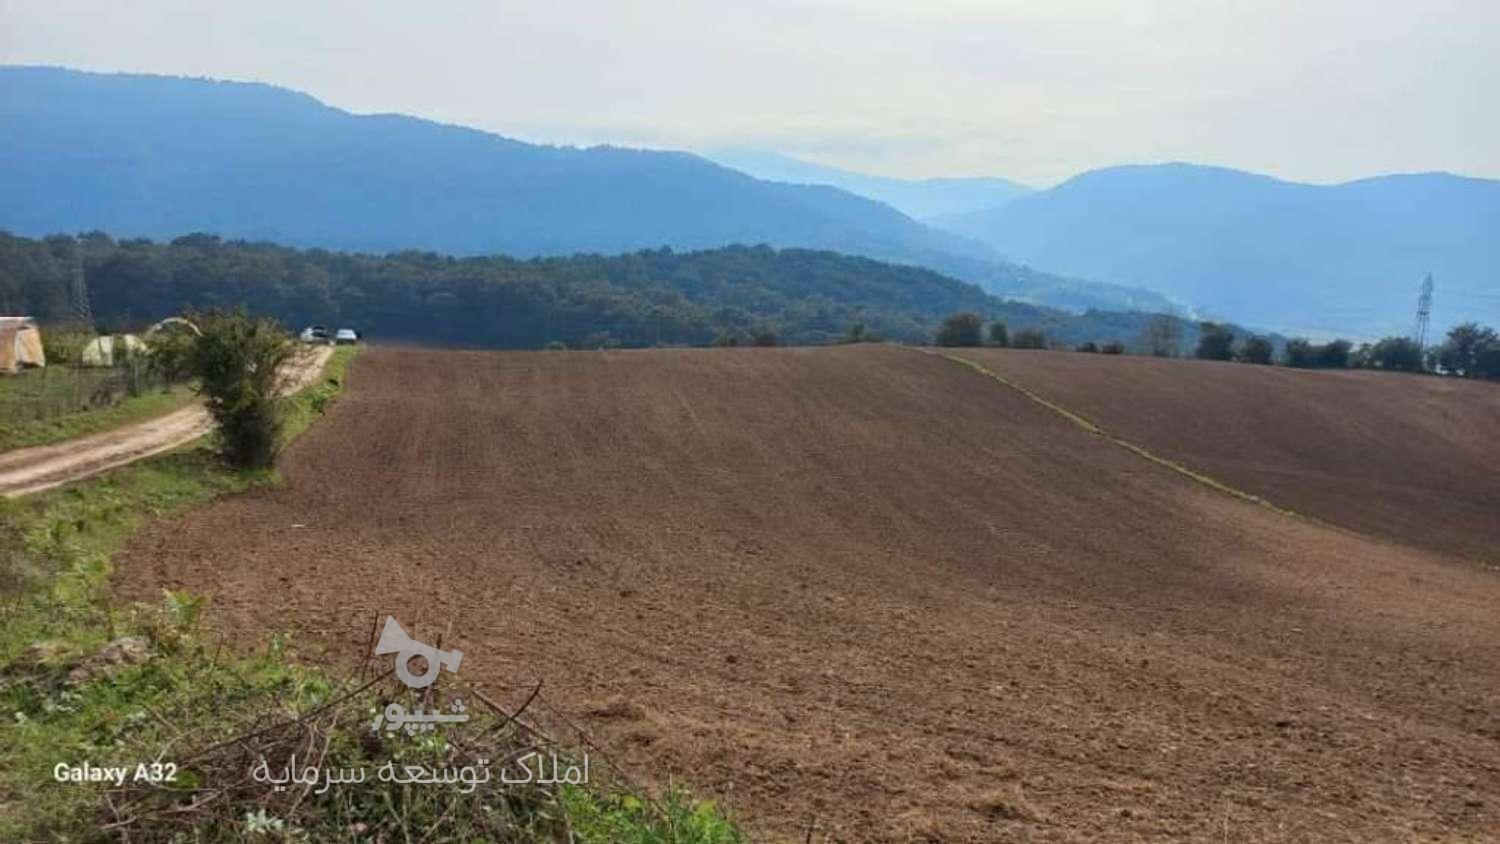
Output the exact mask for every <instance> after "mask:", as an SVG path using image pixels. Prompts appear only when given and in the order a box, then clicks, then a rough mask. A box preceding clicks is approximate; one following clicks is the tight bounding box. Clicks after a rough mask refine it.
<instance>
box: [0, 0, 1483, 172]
mask: <svg viewBox="0 0 1500 844" xmlns="http://www.w3.org/2000/svg"><path fill="white" fill-rule="evenodd" d="M0 63H7V64H56V65H66V66H70V67H78V68H83V69H88V70H122V71H140V72H152V73H166V74H181V75H190V76H212V77H219V78H227V79H239V80H255V81H262V82H269V83H272V84H276V85H282V86H286V87H289V88H295V89H298V90H301V91H305V92H307V93H310V94H312V95H314V96H316V97H318V98H319V99H321V100H323V101H324V102H326V103H329V104H331V105H335V106H338V107H340V108H344V109H348V110H350V111H355V112H382V111H392V112H402V113H407V114H414V115H418V116H422V117H428V118H432V119H435V120H441V121H445V122H452V123H461V124H465V125H470V126H475V127H478V128H482V129H488V130H491V131H495V132H499V133H502V134H505V135H509V136H512V137H517V138H521V139H523V140H531V141H543V142H551V143H571V144H594V143H605V142H609V143H616V144H623V145H630V146H650V147H672V148H688V149H706V148H711V147H717V146H724V145H739V146H753V147H759V148H764V149H768V150H773V151H778V152H783V153H787V154H790V155H795V156H798V157H801V158H806V159H809V160H813V161H817V162H820V163H824V164H833V165H838V166H844V167H848V168H852V169H858V170H864V171H867V172H873V173H879V174H884V175H893V176H958V175H996V176H1006V177H1009V178H1014V179H1018V180H1021V181H1025V182H1030V183H1032V184H1036V185H1047V184H1051V183H1055V182H1057V181H1060V180H1062V179H1064V178H1066V177H1068V176H1070V175H1073V174H1075V173H1077V172H1080V171H1082V170H1087V169H1091V168H1094V167H1100V166H1106V165H1110V164H1119V163H1131V162H1135V163H1139V162H1153V161H1167V160H1183V161H1195V162H1204V163H1211V164H1222V165H1227V166H1232V167H1240V168H1244V169H1249V170H1256V171H1260V172H1265V173H1270V174H1273V175H1277V176H1281V177H1284V178H1291V179H1298V180H1305V181H1315V182H1333V181H1341V180H1345V179H1350V178H1357V177H1360V176H1366V175H1373V174H1377V173H1386V172H1393V171H1422V170H1452V171H1455V172H1459V173H1465V174H1469V175H1476V176H1489V177H1500V105H1497V102H1500V100H1497V96H1500V95H1497V93H1496V92H1497V91H1500V0H1422V1H1421V2H1416V3H1413V2H1410V0H1400V2H1397V0H1245V1H1244V2H1239V0H1173V1H1172V2H1145V0H1140V1H1139V2H1132V1H1131V0H1118V1H1117V2H1106V0H994V1H993V2H979V0H899V1H898V0H797V1H796V2H794V0H749V1H748V2H746V0H733V2H727V1H726V2H698V3H691V2H686V0H683V2H675V3H674V2H654V0H590V2H566V1H565V0H550V1H548V2H529V0H528V1H527V2H511V1H510V0H488V2H485V0H425V1H424V2H421V3H415V2H410V0H405V1H402V0H363V2H349V3H315V2H308V0H298V2H289V1H288V0H255V2H205V0H132V1H131V2H76V1H75V0H0Z"/></svg>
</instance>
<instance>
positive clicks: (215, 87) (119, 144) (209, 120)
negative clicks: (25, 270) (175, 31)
mask: <svg viewBox="0 0 1500 844" xmlns="http://www.w3.org/2000/svg"><path fill="white" fill-rule="evenodd" d="M0 131H3V136H4V138H5V141H4V144H3V145H0V227H3V228H6V229H9V230H11V231H14V232H16V233H19V234H27V235H45V234H50V233H55V232H77V231H83V230H90V229H98V230H102V231H106V232H109V233H111V234H113V235H116V236H123V237H150V238H157V239H161V238H169V237H174V236H178V235H182V234H185V233H189V232H198V231H202V232H211V233H214V234H218V235H222V236H225V237H232V238H244V239H252V240H267V241H274V242H278V243H283V244H287V245H291V246H301V247H325V248H334V249H345V250H356V251H369V252H385V251H395V250H401V249H418V250H432V251H437V252H444V253H450V254H456V255H474V254H491V253H499V254H507V255H512V256H517V257H532V256H538V255H558V254H573V253H579V252H595V253H620V252H628V251H634V250H637V249H645V248H656V247H660V246H670V247H673V248H678V249H704V248H712V247H717V246H722V245H726V244H732V243H743V244H757V243H766V244H770V245H773V246H781V247H806V248H815V249H828V250H833V251H838V252H843V253H849V254H855V255H862V256H866V257H870V258H876V259H881V260H885V261H892V262H897V263H905V264H913V265H919V266H924V267H928V268H931V269H935V270H938V271H940V272H944V273H947V274H949V275H952V276H955V277H957V278H960V279H962V280H965V281H970V282H973V283H976V284H979V285H980V286H982V287H984V288H985V289H987V290H989V291H991V292H993V293H997V294H999V295H1002V296H1015V297H1018V298H1024V299H1027V300H1029V301H1034V302H1038V303H1042V304H1055V305H1060V306H1064V307H1072V308H1075V309H1081V308H1086V307H1092V306H1097V307H1113V308H1116V309H1118V308H1124V307H1129V306H1131V305H1132V304H1135V303H1137V302H1139V303H1142V304H1143V305H1144V306H1147V307H1149V306H1151V304H1152V303H1155V302H1159V301H1161V300H1160V299H1159V297H1153V296H1152V295H1151V294H1148V293H1146V292H1144V291H1126V290H1118V289H1116V288H1113V287H1110V286H1107V285H1094V284H1090V283H1088V282H1080V281H1076V280H1070V279H1060V278H1054V277H1051V276H1049V275H1047V274H1045V273H1041V272H1037V271H1034V270H1030V269H1027V268H1024V267H1018V266H1013V265H1010V264H1006V263H1004V262H1003V261H1000V260H998V259H997V257H996V256H995V255H994V253H993V251H992V250H991V249H989V248H988V247H986V246H984V245H982V244H980V243H978V242H976V241H973V240H969V239H967V238H964V237H961V236H958V235H954V234H952V233H950V232H946V231H941V230H938V229H935V228H931V227H928V226H925V225H923V224H921V223H918V222H916V221H914V220H912V219H911V218H909V217H907V216H906V215H904V214H902V213H900V212H899V211H897V210H895V209H894V208H891V207H890V206H888V205H885V204H883V203H880V202H876V201H873V200H870V199H867V198H864V197H860V196H855V195H853V194H851V193H848V192H846V191H842V190H838V189H836V188H832V187H827V186H822V185H788V184H780V183H774V182H768V181H763V180H759V179H755V178H753V177H751V176H748V175H746V174H744V173H740V172H738V171H736V170H732V169H730V168H727V167H723V166H720V165H718V164H715V163H713V162H710V161H708V160H707V159H704V158H701V157H698V156H695V155H690V154H687V153H682V152H661V151H648V150H636V149H620V148H614V147H594V148H589V149H579V148H574V147H557V146H540V145H535V144H528V143H523V142H520V141H516V140H511V139H508V138H504V137H501V136H498V135H494V134H490V133H487V132H481V131H477V130H474V129H468V128H463V127H459V126H450V125H443V124H438V123H433V122H431V121H427V120H420V119H416V118H412V117H406V116H402V115H393V114H380V115H356V114H351V113H348V112H345V111H341V110H339V109H335V108H331V107H329V106H326V105H324V104H323V103H320V102H319V101H317V100H315V99H313V98H312V97H310V96H307V95H305V94H301V93H297V92H294V91H289V90H285V89H282V88H275V87H271V86H268V85H261V84H251V83H240V82H222V81H213V80H204V79H185V78H176V77H162V76H143V75H131V74H96V73H83V72H78V71H71V70H65V69H60V68H35V67H5V68H0Z"/></svg>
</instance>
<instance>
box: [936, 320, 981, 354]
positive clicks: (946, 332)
mask: <svg viewBox="0 0 1500 844" xmlns="http://www.w3.org/2000/svg"><path fill="white" fill-rule="evenodd" d="M983 338H984V320H983V319H981V318H980V317H979V314H972V313H960V314H951V315H949V316H948V318H947V319H945V320H943V324H942V325H940V326H938V330H937V338H936V339H937V344H938V345H939V346H949V347H953V346H978V345H979V344H980V341H981V340H983Z"/></svg>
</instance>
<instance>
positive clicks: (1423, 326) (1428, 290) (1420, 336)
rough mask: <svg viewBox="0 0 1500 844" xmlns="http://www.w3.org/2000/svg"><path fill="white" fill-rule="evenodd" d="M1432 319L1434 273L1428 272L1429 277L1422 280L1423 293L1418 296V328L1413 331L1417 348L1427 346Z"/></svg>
mask: <svg viewBox="0 0 1500 844" xmlns="http://www.w3.org/2000/svg"><path fill="white" fill-rule="evenodd" d="M1431 321H1432V273H1428V274H1427V279H1426V280H1425V281H1423V282H1422V295H1421V296H1418V297H1417V328H1416V330H1415V331H1414V332H1412V339H1413V340H1416V341H1417V348H1419V349H1426V348H1427V324H1428V323H1429V322H1431Z"/></svg>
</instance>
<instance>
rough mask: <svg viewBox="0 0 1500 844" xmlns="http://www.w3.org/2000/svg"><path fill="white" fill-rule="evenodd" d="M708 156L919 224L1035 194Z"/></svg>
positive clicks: (725, 152)
mask: <svg viewBox="0 0 1500 844" xmlns="http://www.w3.org/2000/svg"><path fill="white" fill-rule="evenodd" d="M706 155H707V156H708V157H709V158H711V159H713V160H714V161H717V162H719V163H720V164H723V165H724V166H726V167H733V168H734V169H736V170H739V171H741V172H744V173H749V174H750V175H752V176H754V177H756V178H757V179H766V180H768V181H773V182H787V183H789V184H803V185H830V186H832V187H836V188H841V189H843V190H846V191H848V192H850V193H853V194H858V195H859V196H863V197H866V198H869V199H874V200H877V201H879V202H884V203H885V204H886V205H889V206H891V207H892V208H895V209H896V210H897V211H900V212H901V213H903V214H905V215H907V216H908V217H911V218H913V219H916V220H926V219H927V218H930V217H942V216H948V215H952V214H966V213H969V212H971V211H982V210H985V209H989V208H994V207H995V206H998V205H1002V204H1004V203H1006V202H1009V201H1010V200H1012V199H1015V198H1016V197H1018V196H1021V195H1023V194H1026V193H1029V192H1030V191H1031V188H1029V187H1027V186H1025V185H1023V184H1020V183H1019V182H1012V181H1010V180H1009V179H1000V178H993V177H984V176H976V177H968V178H948V179H891V178H885V177H882V176H871V175H868V174H865V173H856V172H854V171H852V170H841V169H839V168H837V167H825V166H823V165H821V164H813V163H811V162H807V161H802V160H800V159H797V158H792V157H790V156H786V155H781V154H779V153H775V152H766V151H764V150H756V149H747V148H742V147H729V148H724V149H716V150H710V151H708V152H707V153H706Z"/></svg>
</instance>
